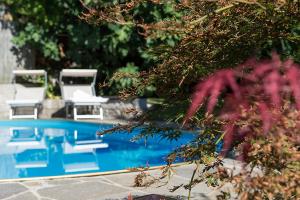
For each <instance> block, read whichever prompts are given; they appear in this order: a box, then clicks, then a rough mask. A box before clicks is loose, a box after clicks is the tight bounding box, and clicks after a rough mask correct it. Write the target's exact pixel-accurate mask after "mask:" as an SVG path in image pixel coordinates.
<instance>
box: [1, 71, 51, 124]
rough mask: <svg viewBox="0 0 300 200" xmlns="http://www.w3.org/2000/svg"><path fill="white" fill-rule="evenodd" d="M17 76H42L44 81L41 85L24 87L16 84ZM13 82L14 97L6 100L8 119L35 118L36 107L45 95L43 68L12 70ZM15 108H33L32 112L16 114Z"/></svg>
mask: <svg viewBox="0 0 300 200" xmlns="http://www.w3.org/2000/svg"><path fill="white" fill-rule="evenodd" d="M17 76H31V77H33V76H44V80H45V82H44V85H43V86H42V87H25V86H23V85H20V84H16V77H17ZM13 83H14V89H15V96H14V99H13V100H9V101H7V102H6V103H7V104H8V105H9V106H10V110H9V119H20V118H21V119H24V118H30V119H37V118H38V108H39V107H41V105H42V102H43V100H44V98H45V96H46V89H47V72H46V71H45V70H14V71H13ZM17 108H33V113H32V114H20V115H17V114H16V109H17Z"/></svg>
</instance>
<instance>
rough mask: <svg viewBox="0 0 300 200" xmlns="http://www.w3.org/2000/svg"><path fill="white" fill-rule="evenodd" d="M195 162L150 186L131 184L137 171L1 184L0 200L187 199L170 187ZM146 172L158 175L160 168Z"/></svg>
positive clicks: (208, 193) (203, 193)
mask: <svg viewBox="0 0 300 200" xmlns="http://www.w3.org/2000/svg"><path fill="white" fill-rule="evenodd" d="M226 165H227V166H230V167H235V166H236V165H237V164H236V163H235V161H232V160H229V161H226ZM194 167H195V165H192V164H189V165H181V166H178V167H175V168H174V169H175V173H174V175H173V176H172V177H171V178H170V180H169V181H168V182H166V181H162V182H159V183H155V184H154V185H152V186H150V187H133V185H134V178H135V177H136V175H137V174H138V173H137V172H131V173H123V174H114V175H102V176H93V177H77V178H62V179H53V180H32V181H18V182H4V183H0V199H3V200H117V199H120V200H122V199H124V200H125V199H127V197H128V195H129V194H130V195H132V196H133V197H137V196H144V195H148V194H160V195H165V196H169V197H173V198H175V199H187V196H188V191H187V190H184V189H183V188H180V189H178V190H176V191H175V192H170V191H169V190H170V189H171V188H173V187H174V186H177V185H180V184H186V183H188V182H189V179H190V177H191V174H192V172H193V169H194ZM149 173H150V174H151V175H153V176H156V177H158V176H159V174H160V173H161V171H160V170H151V171H149ZM217 194H219V192H218V191H217V190H213V189H211V188H209V187H207V186H206V184H205V183H200V184H198V185H197V186H196V187H194V188H193V190H192V195H191V196H192V198H191V199H195V200H196V199H197V200H212V199H216V195H217Z"/></svg>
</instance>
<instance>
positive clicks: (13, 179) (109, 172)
mask: <svg viewBox="0 0 300 200" xmlns="http://www.w3.org/2000/svg"><path fill="white" fill-rule="evenodd" d="M187 164H191V163H190V162H181V163H176V164H172V165H171V166H172V167H178V166H183V165H187ZM165 166H166V165H159V166H153V167H149V168H148V169H147V170H145V171H148V170H156V169H160V168H162V167H165ZM131 172H138V171H132V170H130V169H123V170H114V171H107V172H95V173H84V174H71V175H59V176H45V177H32V178H12V179H0V184H1V183H9V182H26V181H40V180H55V179H66V178H82V177H94V176H105V175H114V174H125V173H131Z"/></svg>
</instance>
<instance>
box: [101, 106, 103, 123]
mask: <svg viewBox="0 0 300 200" xmlns="http://www.w3.org/2000/svg"><path fill="white" fill-rule="evenodd" d="M100 119H101V120H103V108H102V106H100Z"/></svg>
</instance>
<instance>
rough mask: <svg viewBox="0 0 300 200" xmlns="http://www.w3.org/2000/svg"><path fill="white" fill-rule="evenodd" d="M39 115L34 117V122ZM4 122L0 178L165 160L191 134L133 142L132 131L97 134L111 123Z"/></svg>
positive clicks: (0, 134)
mask: <svg viewBox="0 0 300 200" xmlns="http://www.w3.org/2000/svg"><path fill="white" fill-rule="evenodd" d="M38 122H39V121H38V120H36V121H35V123H38ZM40 123H41V124H40V125H38V124H37V126H34V127H28V125H27V124H26V122H24V123H23V124H22V123H19V122H18V123H16V125H18V126H16V125H14V126H11V127H5V126H3V125H1V123H0V178H23V177H38V176H55V175H65V174H76V173H89V172H97V171H110V170H120V169H126V168H129V167H137V166H145V165H148V164H149V165H161V164H164V158H165V156H166V155H167V154H168V153H169V152H170V151H171V150H172V149H174V148H175V147H178V146H179V145H181V144H184V143H186V141H188V140H190V139H191V138H192V137H191V136H188V137H185V138H183V139H181V140H180V141H177V142H173V143H170V142H168V141H163V140H162V141H160V140H159V139H157V138H153V139H149V140H148V141H147V143H145V142H144V141H136V142H131V141H130V139H131V138H132V137H133V136H134V135H135V134H137V133H138V130H137V131H136V132H135V133H133V134H126V133H116V134H109V135H105V136H104V137H103V136H102V137H100V136H97V134H96V132H97V131H99V129H107V128H111V125H95V124H86V123H74V122H67V123H66V122H64V123H61V122H60V123H58V122H56V124H55V123H54V125H53V122H51V123H50V122H47V123H46V122H40Z"/></svg>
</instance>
